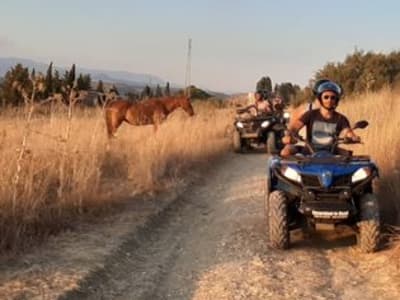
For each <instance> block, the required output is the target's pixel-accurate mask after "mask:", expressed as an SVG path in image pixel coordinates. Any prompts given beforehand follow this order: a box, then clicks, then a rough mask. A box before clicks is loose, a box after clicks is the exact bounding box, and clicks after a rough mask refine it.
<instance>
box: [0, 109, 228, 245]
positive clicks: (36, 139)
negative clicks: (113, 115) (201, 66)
mask: <svg viewBox="0 0 400 300" xmlns="http://www.w3.org/2000/svg"><path fill="white" fill-rule="evenodd" d="M195 111H196V116H195V117H193V118H189V117H187V115H186V114H185V113H184V112H182V111H179V110H178V111H176V112H175V113H174V114H172V115H171V118H169V119H168V120H167V121H166V122H165V123H164V124H163V125H162V126H161V128H160V129H159V131H158V132H157V133H154V131H153V128H152V127H151V126H146V127H140V128H139V127H133V126H129V125H126V124H124V125H123V126H122V127H121V128H120V131H119V133H118V134H119V136H118V138H117V139H115V140H113V141H112V142H111V143H109V142H108V140H107V138H106V131H105V126H104V121H103V116H102V111H101V110H96V109H91V110H76V111H74V114H73V116H72V119H71V121H69V119H68V112H67V111H66V110H65V109H58V110H57V109H55V110H53V112H52V113H51V114H50V115H49V114H40V113H35V114H34V115H33V118H32V120H31V122H30V125H29V128H30V129H29V134H28V135H27V134H26V131H25V128H26V120H27V119H26V112H25V113H24V112H23V111H22V110H13V111H6V112H2V114H1V115H0V118H1V119H0V128H1V129H0V170H1V171H0V236H1V239H0V250H4V249H17V248H20V247H21V246H27V245H29V244H30V241H34V240H37V239H38V238H41V237H44V236H46V235H48V234H51V233H54V232H57V231H59V230H60V229H63V228H65V227H66V226H68V224H69V223H70V222H71V220H74V219H75V218H76V217H77V216H79V215H82V214H87V213H89V214H90V213H95V212H98V211H99V209H100V210H101V209H104V208H107V207H109V205H110V204H113V202H115V200H116V199H118V196H120V195H121V194H124V195H127V194H128V193H129V194H136V193H141V192H144V191H157V190H159V189H161V188H163V187H164V188H165V187H166V186H169V187H171V186H173V185H174V183H176V182H178V181H180V180H182V179H183V178H184V175H185V173H186V172H187V171H188V170H190V169H191V167H193V166H196V165H201V164H204V163H205V162H208V161H211V160H213V159H214V158H216V157H218V156H219V155H221V154H222V153H224V152H225V151H226V150H227V148H228V147H229V142H230V140H229V139H227V138H226V137H225V133H226V128H227V126H228V125H229V124H230V123H231V120H232V114H231V113H232V112H231V111H230V110H226V109H215V108H211V107H209V106H207V105H202V104H197V105H196V107H195ZM68 131H69V137H68V138H67V139H66V132H68ZM24 136H25V138H26V148H25V150H24V155H23V158H22V160H20V162H19V164H20V167H21V171H20V172H19V177H20V178H19V180H18V183H17V184H15V180H14V178H15V174H16V172H17V164H18V161H17V160H18V156H19V153H20V148H21V145H22V144H21V142H22V140H23V137H24ZM60 186H61V187H62V191H61V193H60ZM15 192H16V195H17V201H16V203H14V205H13V201H12V199H13V194H14V193H15Z"/></svg>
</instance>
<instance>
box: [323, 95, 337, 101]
mask: <svg viewBox="0 0 400 300" xmlns="http://www.w3.org/2000/svg"><path fill="white" fill-rule="evenodd" d="M322 99H324V100H337V99H338V98H337V97H336V96H329V95H325V96H323V97H322Z"/></svg>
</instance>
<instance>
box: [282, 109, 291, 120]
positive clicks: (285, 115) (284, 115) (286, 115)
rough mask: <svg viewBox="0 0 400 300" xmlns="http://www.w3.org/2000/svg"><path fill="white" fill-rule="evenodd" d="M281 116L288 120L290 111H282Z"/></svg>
mask: <svg viewBox="0 0 400 300" xmlns="http://www.w3.org/2000/svg"><path fill="white" fill-rule="evenodd" d="M283 118H284V119H286V120H288V119H289V118H290V113H288V112H287V111H286V112H284V113H283Z"/></svg>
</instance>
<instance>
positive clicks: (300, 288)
mask: <svg viewBox="0 0 400 300" xmlns="http://www.w3.org/2000/svg"><path fill="white" fill-rule="evenodd" d="M266 160H267V156H266V155H258V154H247V155H232V154H229V155H227V157H226V158H225V159H224V162H222V163H221V164H218V166H217V167H216V168H214V169H213V170H211V171H210V172H209V174H207V176H205V177H204V181H203V182H202V183H200V184H196V185H194V186H193V187H192V188H191V190H189V191H187V192H186V193H185V194H183V195H182V197H181V198H180V199H178V200H177V201H175V202H174V203H173V204H172V205H170V206H169V208H168V209H167V210H165V211H164V212H163V213H162V214H161V215H159V216H158V217H156V218H153V219H152V220H151V222H149V223H148V226H146V227H144V228H142V229H141V230H140V231H139V232H137V233H132V235H131V237H129V238H128V239H127V240H126V242H125V243H124V244H123V246H122V247H121V248H120V249H119V250H118V252H117V253H114V254H113V255H111V256H110V257H109V258H108V259H107V260H106V263H105V264H104V267H103V268H102V269H101V270H98V271H97V272H94V273H93V274H92V275H91V276H90V277H89V278H87V280H85V281H84V282H82V284H81V286H80V288H79V290H75V291H72V292H70V293H68V294H66V295H65V296H64V297H63V298H62V299H398V298H399V295H400V289H399V285H398V284H397V283H396V282H392V281H387V280H386V279H388V278H389V277H393V276H398V274H399V271H398V270H397V271H396V270H394V269H391V273H387V270H385V269H382V268H381V269H379V268H378V269H377V268H375V270H377V271H376V272H371V266H372V267H373V268H374V267H377V266H379V265H380V263H382V259H383V258H382V257H383V256H380V255H379V254H376V255H375V256H374V255H372V256H368V255H361V254H358V253H357V251H356V250H354V249H353V247H352V246H353V245H354V244H355V239H354V236H352V235H346V234H343V233H341V234H338V233H335V234H334V235H332V236H331V235H330V234H324V235H317V236H314V237H312V239H311V240H304V239H303V238H302V236H301V234H300V233H299V232H294V233H293V234H292V240H293V244H292V248H291V249H289V250H288V251H276V250H273V249H270V248H269V247H267V236H266V230H267V227H266V222H265V219H264V215H263V197H264V183H265V181H264V175H265V174H264V173H265V167H266ZM383 261H385V260H383ZM380 278H381V279H380ZM385 280H386V281H385ZM382 284H385V285H384V288H383V287H382Z"/></svg>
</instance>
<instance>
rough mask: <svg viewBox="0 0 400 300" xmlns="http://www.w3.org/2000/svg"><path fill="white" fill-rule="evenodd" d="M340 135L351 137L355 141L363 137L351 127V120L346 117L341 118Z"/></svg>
mask: <svg viewBox="0 0 400 300" xmlns="http://www.w3.org/2000/svg"><path fill="white" fill-rule="evenodd" d="M338 125H339V128H340V129H341V130H340V136H343V137H345V138H349V139H351V140H352V141H353V142H359V141H360V140H361V139H360V137H359V136H358V135H356V134H355V133H354V131H353V130H352V129H351V127H350V122H349V120H348V119H347V118H346V117H343V118H341V120H339V124H338Z"/></svg>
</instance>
